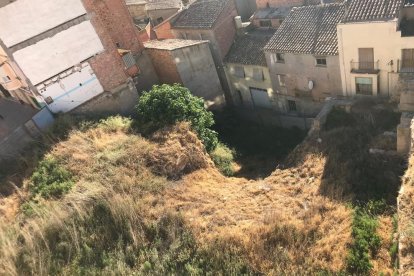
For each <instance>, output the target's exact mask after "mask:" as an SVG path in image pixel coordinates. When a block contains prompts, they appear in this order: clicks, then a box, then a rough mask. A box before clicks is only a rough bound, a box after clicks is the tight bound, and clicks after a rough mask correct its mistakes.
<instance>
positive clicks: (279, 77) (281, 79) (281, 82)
mask: <svg viewBox="0 0 414 276" xmlns="http://www.w3.org/2000/svg"><path fill="white" fill-rule="evenodd" d="M276 77H277V82H278V84H279V87H286V75H283V74H277V75H276Z"/></svg>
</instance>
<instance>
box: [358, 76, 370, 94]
mask: <svg viewBox="0 0 414 276" xmlns="http://www.w3.org/2000/svg"><path fill="white" fill-rule="evenodd" d="M355 87H356V93H357V94H358V95H372V78H355Z"/></svg>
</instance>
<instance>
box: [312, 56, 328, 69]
mask: <svg viewBox="0 0 414 276" xmlns="http://www.w3.org/2000/svg"><path fill="white" fill-rule="evenodd" d="M320 60H321V61H322V60H324V61H325V63H319V62H318V61H320ZM315 66H316V67H328V60H327V58H326V57H324V56H320V57H318V56H317V57H315Z"/></svg>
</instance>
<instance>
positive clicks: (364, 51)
mask: <svg viewBox="0 0 414 276" xmlns="http://www.w3.org/2000/svg"><path fill="white" fill-rule="evenodd" d="M358 56H359V69H360V70H373V69H374V48H359V49H358Z"/></svg>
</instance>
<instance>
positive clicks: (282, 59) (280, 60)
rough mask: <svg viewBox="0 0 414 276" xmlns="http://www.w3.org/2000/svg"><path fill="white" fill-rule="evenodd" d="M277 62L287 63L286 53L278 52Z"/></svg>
mask: <svg viewBox="0 0 414 276" xmlns="http://www.w3.org/2000/svg"><path fill="white" fill-rule="evenodd" d="M276 62H280V63H285V54H283V53H277V54H276Z"/></svg>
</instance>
